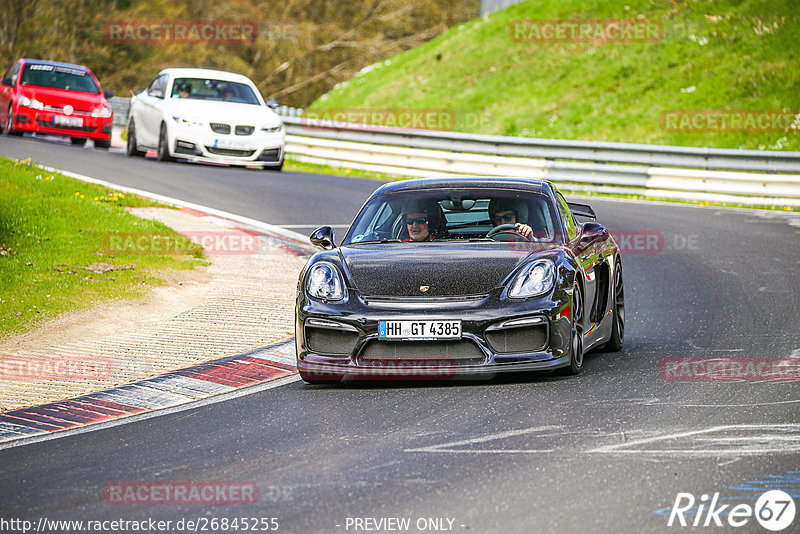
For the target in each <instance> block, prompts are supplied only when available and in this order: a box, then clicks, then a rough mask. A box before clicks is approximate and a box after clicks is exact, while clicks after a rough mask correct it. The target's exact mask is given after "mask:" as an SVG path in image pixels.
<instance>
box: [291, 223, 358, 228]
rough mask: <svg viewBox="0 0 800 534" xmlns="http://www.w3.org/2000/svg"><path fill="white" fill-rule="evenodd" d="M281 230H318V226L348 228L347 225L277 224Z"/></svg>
mask: <svg viewBox="0 0 800 534" xmlns="http://www.w3.org/2000/svg"><path fill="white" fill-rule="evenodd" d="M278 226H280V227H281V228H319V227H320V226H330V227H331V228H350V225H349V224H279V225H278Z"/></svg>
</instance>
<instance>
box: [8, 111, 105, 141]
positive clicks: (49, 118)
mask: <svg viewBox="0 0 800 534" xmlns="http://www.w3.org/2000/svg"><path fill="white" fill-rule="evenodd" d="M15 113H16V115H15V117H14V128H15V129H16V130H18V131H20V132H32V133H43V134H50V135H63V136H68V137H83V138H86V139H97V140H101V141H106V140H109V139H111V129H112V122H113V120H112V118H111V117H92V115H91V113H83V112H74V113H72V114H71V115H66V114H64V113H63V112H61V111H55V110H48V109H44V110H37V109H34V108H28V107H20V108H19V109H16V110H15ZM76 119H79V121H76ZM54 121H64V122H66V121H72V122H73V124H72V125H66V124H56V123H55V122H54ZM75 122H80V124H75Z"/></svg>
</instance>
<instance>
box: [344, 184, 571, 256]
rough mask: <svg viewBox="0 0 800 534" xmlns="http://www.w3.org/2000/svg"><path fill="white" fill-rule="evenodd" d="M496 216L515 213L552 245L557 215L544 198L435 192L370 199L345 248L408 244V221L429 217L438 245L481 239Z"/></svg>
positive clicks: (512, 193)
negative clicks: (366, 244)
mask: <svg viewBox="0 0 800 534" xmlns="http://www.w3.org/2000/svg"><path fill="white" fill-rule="evenodd" d="M490 209H491V210H493V211H494V212H495V214H496V213H498V212H500V213H508V212H513V214H514V219H515V222H519V223H523V224H527V225H529V226H530V227H531V228H532V229H533V235H534V237H535V238H536V241H539V242H552V241H553V239H554V236H555V227H556V225H555V219H556V214H555V212H554V211H553V209H552V207H551V203H550V201H549V199H548V197H546V196H545V195H541V194H537V193H525V192H515V191H502V192H499V191H496V190H491V189H463V190H458V191H455V190H434V191H426V192H409V193H395V194H390V195H382V196H379V197H376V198H374V199H372V200H371V201H370V202H369V203H368V204H367V205H366V206H365V207H364V209H363V210H362V211H361V213H360V214H359V216H358V217H357V218H356V220H355V221H354V222H353V225H352V226H351V227H350V231H349V232H348V234H347V236H346V237H345V239H344V244H356V243H362V242H367V241H381V240H397V239H399V240H401V241H404V240H408V239H409V236H408V229H407V228H406V218H407V217H408V216H411V217H418V216H420V215H421V214H422V213H423V212H424V213H425V214H427V215H428V216H429V221H428V223H427V224H428V229H429V231H430V233H431V234H432V235H434V236H435V241H451V240H463V239H482V238H485V237H486V234H487V233H488V232H489V231H490V230H492V229H493V228H495V227H496V226H497V225H498V224H499V223H497V222H496V221H493V220H492V218H491V216H490Z"/></svg>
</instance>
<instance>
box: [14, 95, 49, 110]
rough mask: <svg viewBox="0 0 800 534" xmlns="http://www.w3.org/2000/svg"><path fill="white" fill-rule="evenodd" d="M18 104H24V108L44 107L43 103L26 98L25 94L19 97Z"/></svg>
mask: <svg viewBox="0 0 800 534" xmlns="http://www.w3.org/2000/svg"><path fill="white" fill-rule="evenodd" d="M19 105H20V106H24V107H26V108H33V109H44V104H42V103H41V102H39V101H38V100H36V99H35V98H28V97H27V96H23V97H20V99H19Z"/></svg>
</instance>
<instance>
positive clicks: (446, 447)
mask: <svg viewBox="0 0 800 534" xmlns="http://www.w3.org/2000/svg"><path fill="white" fill-rule="evenodd" d="M561 428H563V427H561V426H537V427H531V428H522V429H519V430H506V431H504V432H498V433H496V434H489V435H487V436H481V437H478V438H470V439H464V440H459V441H450V442H447V443H441V444H439V445H431V446H428V447H420V448H417V449H405V450H404V452H447V453H470V454H520V453H544V452H553V451H554V450H555V449H454V448H453V447H461V446H464V445H473V444H476V443H486V442H487V441H494V440H498V439H504V438H510V437H514V436H522V435H525V434H533V433H536V432H546V431H548V430H559V429H561ZM540 437H543V436H540Z"/></svg>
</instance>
